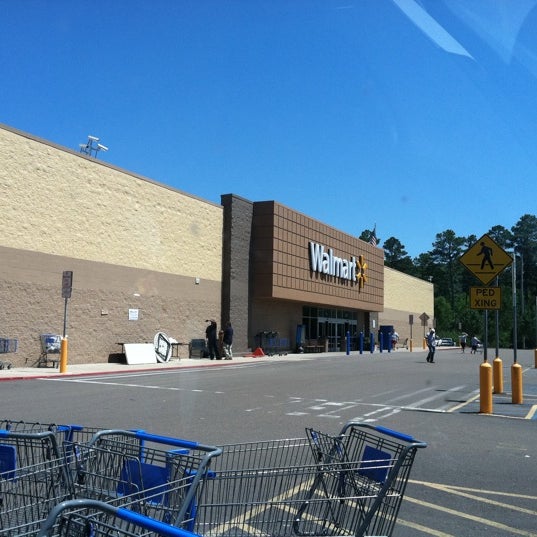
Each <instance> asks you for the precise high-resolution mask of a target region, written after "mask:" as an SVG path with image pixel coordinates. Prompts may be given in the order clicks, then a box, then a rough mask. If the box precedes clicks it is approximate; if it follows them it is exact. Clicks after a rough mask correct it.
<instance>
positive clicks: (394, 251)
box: [383, 237, 415, 275]
mask: <svg viewBox="0 0 537 537" xmlns="http://www.w3.org/2000/svg"><path fill="white" fill-rule="evenodd" d="M383 247H384V264H385V265H386V266H387V267H390V268H393V269H395V270H398V271H400V272H404V273H406V274H411V275H414V273H415V270H414V263H413V262H412V258H411V257H410V256H409V255H408V253H407V251H406V250H405V246H404V245H403V244H401V241H400V240H399V239H396V238H395V237H390V238H389V239H386V240H385V241H384V246H383Z"/></svg>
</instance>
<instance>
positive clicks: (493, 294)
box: [470, 287, 502, 310]
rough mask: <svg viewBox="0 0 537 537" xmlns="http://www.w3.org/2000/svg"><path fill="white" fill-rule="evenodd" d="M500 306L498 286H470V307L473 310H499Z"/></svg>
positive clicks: (500, 297)
mask: <svg viewBox="0 0 537 537" xmlns="http://www.w3.org/2000/svg"><path fill="white" fill-rule="evenodd" d="M501 306H502V290H501V288H500V287H470V308H472V309H473V310H499V309H501Z"/></svg>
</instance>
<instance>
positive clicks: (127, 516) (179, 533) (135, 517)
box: [116, 507, 201, 537]
mask: <svg viewBox="0 0 537 537" xmlns="http://www.w3.org/2000/svg"><path fill="white" fill-rule="evenodd" d="M116 516H117V517H118V518H120V519H121V520H125V521H127V522H132V523H134V524H138V525H139V526H141V527H142V528H145V529H147V530H149V531H154V532H155V533H156V534H157V535H163V536H165V537H201V536H199V535H198V534H196V533H193V532H191V531H187V530H183V529H181V528H177V527H175V526H170V525H169V524H166V523H164V522H160V521H159V520H156V519H154V518H149V517H147V516H144V515H141V514H139V513H135V512H134V511H129V510H128V509H126V508H124V507H119V508H118V510H117V512H116Z"/></svg>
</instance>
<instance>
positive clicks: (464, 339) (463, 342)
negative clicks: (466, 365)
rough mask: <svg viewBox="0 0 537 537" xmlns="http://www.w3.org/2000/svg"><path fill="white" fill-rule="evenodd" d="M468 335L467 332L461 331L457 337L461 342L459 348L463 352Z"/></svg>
mask: <svg viewBox="0 0 537 537" xmlns="http://www.w3.org/2000/svg"><path fill="white" fill-rule="evenodd" d="M467 337H468V334H467V333H466V332H463V333H462V334H461V336H460V337H459V340H460V343H461V349H462V352H464V349H466V338H467Z"/></svg>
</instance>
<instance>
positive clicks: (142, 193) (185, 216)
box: [0, 125, 434, 366]
mask: <svg viewBox="0 0 537 537" xmlns="http://www.w3.org/2000/svg"><path fill="white" fill-rule="evenodd" d="M0 162H1V164H2V165H1V167H0V185H1V187H2V192H3V193H4V195H3V200H2V218H1V219H0V230H1V233H0V259H1V263H0V301H1V307H0V337H1V338H13V339H17V340H18V351H17V353H15V354H11V355H10V356H9V360H10V361H11V362H12V363H13V364H14V365H16V366H23V365H32V364H34V363H36V362H37V360H38V358H39V354H40V351H41V343H40V336H41V335H42V334H47V333H57V334H60V335H61V334H62V333H63V327H64V323H65V327H66V333H67V335H68V338H69V362H70V363H85V362H106V361H108V360H111V359H116V358H117V355H118V354H119V353H120V352H121V351H122V347H121V346H120V345H119V344H120V343H142V342H150V341H153V338H154V335H155V334H156V333H157V332H164V333H166V334H167V335H168V336H170V337H172V338H174V339H176V340H177V341H179V342H181V343H185V345H184V346H179V347H178V350H179V356H180V357H182V358H184V357H187V356H188V346H187V345H186V344H187V343H188V342H189V341H191V340H192V339H197V338H203V337H204V334H205V327H206V319H210V318H214V319H216V320H217V321H218V322H219V325H222V324H223V323H225V322H226V321H227V320H231V322H232V324H233V327H234V331H235V336H234V345H233V347H234V352H236V353H246V352H249V351H250V350H252V349H254V348H255V347H257V346H259V345H261V346H266V345H267V344H268V343H269V340H270V344H271V345H276V344H277V345H278V346H279V347H281V349H282V350H291V351H294V350H296V345H297V338H298V342H299V343H300V344H301V345H302V346H304V347H305V348H306V350H327V351H340V350H342V349H345V345H346V340H345V335H346V334H347V333H349V334H350V335H351V342H352V346H353V348H356V346H357V344H358V341H359V339H358V336H359V334H360V333H361V332H363V333H364V334H365V335H366V336H368V335H369V332H370V331H371V332H373V333H375V334H376V332H377V330H378V328H379V326H381V325H393V326H395V329H396V330H397V332H398V333H399V334H400V336H401V342H403V341H404V340H405V339H406V338H408V337H409V335H410V330H411V328H413V335H414V341H418V340H421V337H422V336H423V333H424V332H425V330H426V328H427V326H426V325H425V324H423V325H422V323H421V321H420V320H419V317H420V316H421V315H422V314H423V313H426V314H427V316H428V317H429V321H428V323H427V324H429V325H430V324H431V323H432V320H433V318H434V312H433V286H432V284H430V283H429V282H425V281H422V280H419V279H416V278H412V277H410V276H407V275H405V274H402V273H399V272H397V271H394V270H391V269H388V268H386V267H384V263H383V251H382V249H380V248H376V247H374V246H372V245H370V244H367V243H365V242H363V241H361V240H359V239H358V238H356V237H353V236H351V235H348V234H346V233H343V232H341V231H339V230H337V229H334V228H332V227H330V226H328V225H326V224H324V223H322V222H319V221H318V220H315V219H314V218H313V216H307V215H304V214H302V213H299V212H297V211H294V210H293V209H291V208H288V207H285V206H283V205H281V204H279V203H278V202H276V201H254V202H252V201H249V200H246V199H244V198H241V197H240V196H237V195H234V194H225V195H222V197H221V204H220V205H218V204H214V203H211V202H209V201H206V200H203V199H200V198H197V197H196V196H193V195H190V194H188V193H185V192H181V191H178V190H176V189H173V188H170V187H168V186H166V185H163V184H159V183H157V182H155V181H152V180H150V179H147V178H145V177H141V176H139V175H136V174H134V173H132V172H128V171H125V170H122V169H119V168H117V167H115V166H112V165H110V164H107V163H105V162H103V161H100V160H96V159H95V158H92V157H89V156H86V155H84V154H81V153H78V152H76V151H72V150H70V149H67V148H65V147H61V146H57V145H55V144H52V143H50V142H47V141H45V140H41V139H38V138H36V137H34V136H31V135H29V134H26V133H23V132H20V131H17V130H15V129H13V128H10V127H7V126H4V125H0ZM64 271H73V289H72V295H71V298H70V299H68V300H67V308H65V304H66V301H65V300H64V299H63V298H62V274H63V272H64ZM66 312H67V314H66V315H65V313H66ZM411 318H413V319H414V324H413V325H412V327H411V326H410V324H409V321H410V319H411ZM1 359H2V358H1V357H0V360H1Z"/></svg>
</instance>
